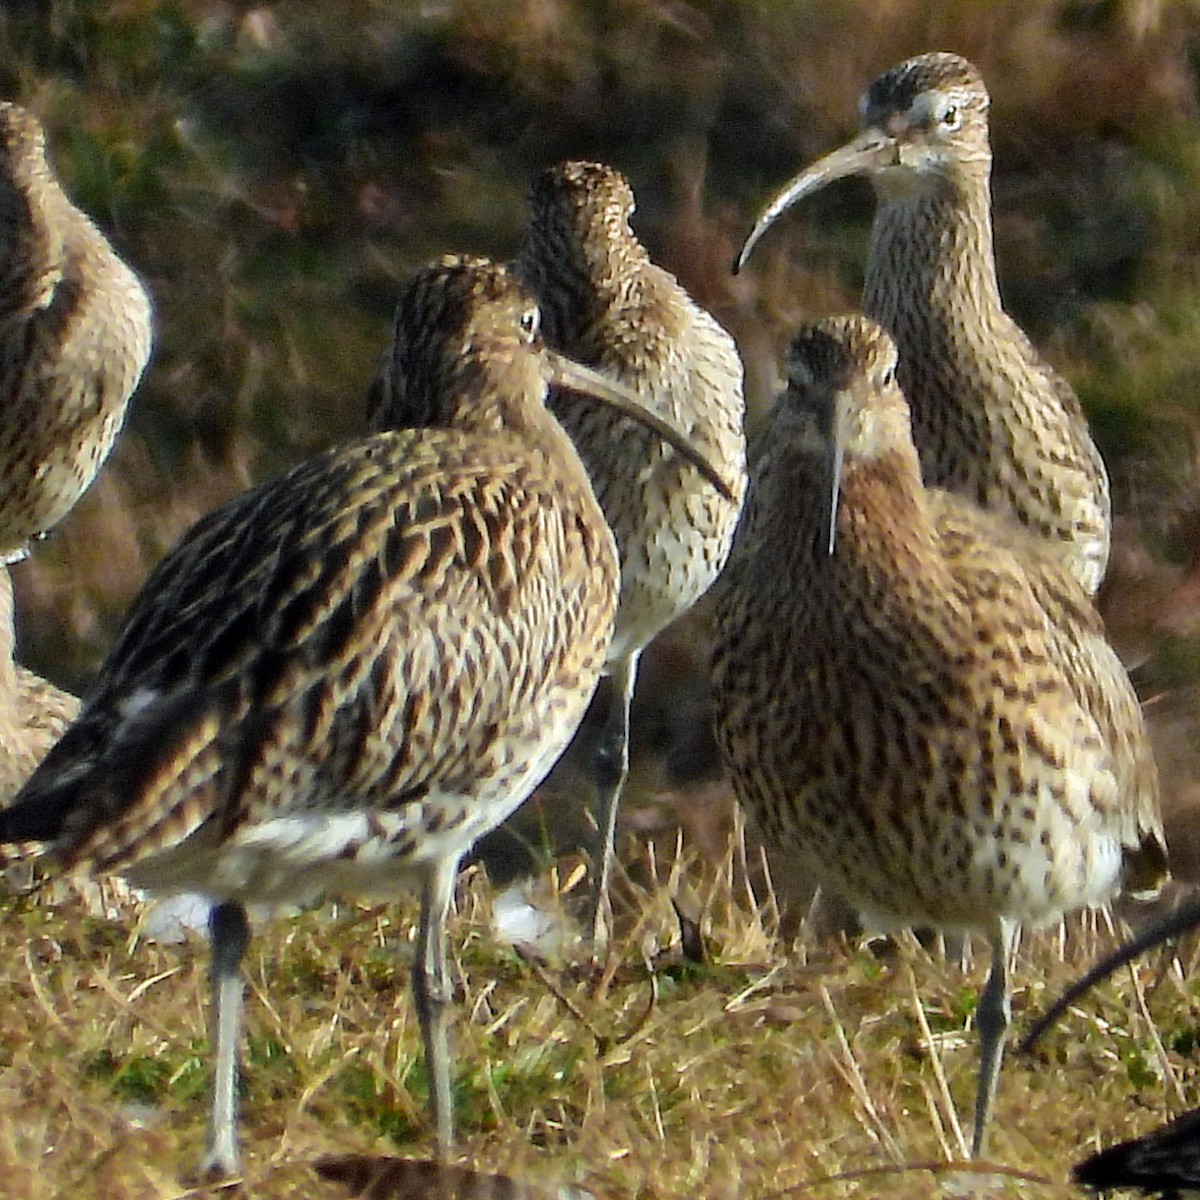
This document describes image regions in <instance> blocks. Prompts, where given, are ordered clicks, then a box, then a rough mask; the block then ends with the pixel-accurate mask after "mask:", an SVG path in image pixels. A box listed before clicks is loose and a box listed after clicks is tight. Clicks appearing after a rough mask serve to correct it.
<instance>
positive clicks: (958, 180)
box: [734, 53, 1111, 595]
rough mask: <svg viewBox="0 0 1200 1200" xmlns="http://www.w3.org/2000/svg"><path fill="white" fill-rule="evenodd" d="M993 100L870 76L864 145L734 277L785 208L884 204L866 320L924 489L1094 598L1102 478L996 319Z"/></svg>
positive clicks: (1103, 550) (833, 161)
mask: <svg viewBox="0 0 1200 1200" xmlns="http://www.w3.org/2000/svg"><path fill="white" fill-rule="evenodd" d="M988 107H989V97H988V92H987V88H986V87H985V86H984V82H983V78H982V76H981V75H980V73H979V71H978V70H977V68H976V67H975V66H973V65H972V64H971V63H969V62H968V61H967V60H966V59H964V58H960V57H959V56H958V55H956V54H946V53H936V54H923V55H920V56H919V57H916V58H912V59H909V60H907V61H906V62H903V63H900V64H899V65H898V66H896V67H893V68H892V69H891V70H889V71H886V72H885V73H884V74H883V75H881V76H879V78H878V79H876V80H875V81H874V82H873V83H872V84H871V86H870V87H869V88H868V89H867V92H866V94H865V95H864V96H863V98H862V101H861V103H860V106H859V108H860V116H861V124H862V132H861V133H860V134H859V135H858V136H857V137H856V138H854V139H853V140H852V141H850V142H849V143H848V144H847V145H845V146H843V147H842V148H841V149H840V150H835V151H833V153H831V154H829V155H827V156H826V157H824V158H822V159H820V160H819V161H818V162H816V163H814V164H813V165H812V166H810V167H807V168H806V169H805V170H804V171H802V172H801V173H800V174H799V175H797V176H796V177H795V179H793V180H792V181H791V182H790V183H789V184H788V185H787V186H786V187H785V188H784V189H783V190H782V191H781V192H779V194H778V195H777V196H776V197H775V198H774V199H773V200H772V201H771V202H770V203H769V204H768V205H767V207H766V208H765V209H764V211H763V213H762V215H761V216H760V217H759V218H758V220H757V221H756V222H755V225H754V228H753V229H752V231H751V233H750V235H749V237H747V239H746V242H745V244H744V245H743V247H742V249H741V251H740V253H739V254H738V257H737V260H736V262H735V264H734V270H735V271H736V270H738V269H740V268H741V267H742V266H744V265H745V263H746V261H747V259H748V258H749V256H750V253H751V251H752V250H753V249H754V247H755V245H757V243H758V240H759V238H761V237H762V235H763V234H764V233H765V232H766V231H767V229H768V228H770V226H771V225H772V224H773V223H774V222H775V220H776V219H777V218H778V217H779V216H780V215H781V214H782V213H783V212H784V211H786V210H787V209H788V208H790V207H791V206H792V205H793V204H795V203H796V202H797V201H799V200H801V199H803V198H804V197H805V196H809V195H811V194H812V193H813V192H815V191H817V190H818V189H820V188H823V187H825V186H827V185H828V184H830V183H832V182H834V181H835V180H838V179H842V178H844V177H846V176H848V175H862V176H866V177H867V178H868V179H870V181H871V183H872V185H873V187H874V189H875V194H876V198H877V202H878V208H877V210H876V214H875V221H874V224H873V226H872V229H871V245H870V251H869V255H868V259H867V267H866V279H865V283H864V286H863V296H862V307H863V311H864V312H865V313H866V314H867V316H869V317H872V318H874V319H875V320H876V321H878V322H879V323H880V324H881V325H883V327H884V328H885V329H887V330H888V332H889V333H890V334H891V335H892V337H893V338H894V339H895V342H896V346H897V348H898V350H899V352H900V366H899V379H900V385H901V387H902V388H903V390H904V394H905V395H906V396H907V397H908V402H909V404H910V405H911V406H912V421H913V439H914V440H915V442H916V445H917V450H918V452H919V453H920V456H921V465H922V469H923V471H924V476H925V481H926V482H927V483H928V484H930V485H931V486H934V487H941V488H946V489H947V490H949V491H952V492H956V493H958V494H959V495H962V496H965V497H967V498H968V499H970V500H972V501H974V502H976V503H977V504H979V505H980V506H981V507H983V508H986V509H989V510H991V511H994V512H998V513H1003V514H1005V515H1007V516H1010V517H1013V518H1015V519H1016V520H1017V521H1019V522H1020V523H1021V524H1022V525H1024V526H1025V527H1026V528H1027V529H1028V530H1029V531H1030V532H1031V533H1033V534H1034V535H1035V536H1037V537H1039V538H1041V539H1043V540H1044V541H1045V542H1046V544H1047V545H1049V546H1051V547H1052V548H1053V549H1054V550H1055V552H1056V553H1058V554H1059V555H1060V556H1061V557H1062V560H1063V562H1064V563H1065V564H1066V565H1067V567H1068V568H1069V569H1070V571H1071V573H1072V574H1073V575H1074V576H1075V577H1076V578H1077V579H1078V580H1079V582H1080V584H1082V586H1083V588H1084V590H1085V591H1087V593H1088V594H1089V595H1095V593H1096V591H1097V589H1098V588H1099V586H1100V583H1101V581H1102V580H1103V578H1104V571H1105V567H1106V566H1107V563H1108V553H1109V543H1110V535H1111V506H1110V497H1109V483H1108V473H1107V471H1106V469H1105V466H1104V462H1103V460H1102V459H1101V457H1100V453H1099V451H1098V450H1097V448H1096V446H1095V444H1094V442H1093V441H1092V437H1091V434H1090V432H1089V430H1088V425H1087V421H1086V419H1085V417H1084V413H1083V410H1082V408H1081V406H1080V404H1079V400H1078V398H1077V397H1076V395H1075V393H1074V391H1073V390H1072V389H1071V386H1070V385H1069V384H1068V383H1067V381H1066V380H1065V379H1064V378H1063V377H1062V376H1061V375H1060V374H1059V373H1058V372H1057V371H1056V370H1055V369H1054V368H1053V367H1052V366H1051V365H1050V364H1049V363H1048V362H1047V361H1046V360H1045V359H1044V358H1043V357H1042V356H1041V355H1040V354H1039V353H1038V352H1037V350H1036V349H1035V348H1034V347H1033V345H1032V344H1031V343H1030V341H1029V338H1028V337H1027V336H1026V335H1025V333H1024V332H1023V331H1022V330H1021V329H1020V327H1019V326H1018V325H1017V324H1016V322H1015V321H1013V319H1012V318H1011V317H1010V316H1009V315H1008V314H1007V313H1006V312H1005V311H1004V307H1003V304H1002V302H1001V298H1000V289H999V284H998V282H997V276H996V260H995V251H994V247H993V239H992V213H991V185H990V176H991V166H992V152H991V146H990V142H989V134H988Z"/></svg>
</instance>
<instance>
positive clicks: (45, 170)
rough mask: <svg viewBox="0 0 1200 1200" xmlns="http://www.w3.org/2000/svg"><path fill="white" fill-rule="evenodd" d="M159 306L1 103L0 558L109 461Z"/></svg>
mask: <svg viewBox="0 0 1200 1200" xmlns="http://www.w3.org/2000/svg"><path fill="white" fill-rule="evenodd" d="M150 339H151V313H150V298H149V296H148V295H147V294H146V290H145V288H144V287H143V286H142V284H141V282H140V281H139V280H138V278H137V276H136V275H134V273H133V272H132V271H131V270H130V269H129V268H128V267H127V266H126V265H125V263H124V262H122V261H121V259H120V258H118V257H117V255H116V253H115V252H114V251H113V248H112V247H111V246H110V245H109V243H108V241H107V239H106V238H105V237H104V235H103V234H102V233H101V232H100V231H99V230H98V229H97V228H96V227H95V225H93V224H92V222H91V220H90V219H89V218H88V217H87V216H85V215H84V214H83V213H82V212H80V210H79V209H78V208H76V207H75V205H73V204H72V203H71V201H70V200H69V199H68V198H67V196H66V194H65V193H64V192H63V190H62V189H61V188H60V187H59V185H58V181H57V180H56V179H55V177H54V173H53V171H52V170H51V168H50V165H49V162H48V161H47V158H46V145H45V135H44V133H43V130H42V126H41V124H40V122H39V121H38V120H37V118H36V117H34V116H33V114H32V113H29V112H27V111H26V110H25V109H23V108H20V107H19V106H18V105H16V104H11V103H3V102H0V481H2V482H0V558H3V559H6V560H9V561H11V560H13V559H16V558H20V557H21V556H22V555H23V554H24V553H25V549H26V547H27V545H28V543H29V541H30V539H31V538H33V537H36V536H38V535H39V534H42V533H45V532H46V531H47V530H49V529H51V528H52V527H53V526H54V525H56V524H57V523H58V522H59V521H60V520H62V518H63V517H64V516H66V514H67V513H68V512H69V511H70V509H71V507H72V506H73V505H74V504H75V502H76V501H77V500H78V499H79V497H80V496H81V495H82V494H83V492H84V491H85V490H86V489H87V487H88V485H89V484H90V483H91V482H92V480H93V478H95V475H96V472H97V471H99V469H100V467H101V466H102V464H103V463H104V460H105V459H106V458H107V457H108V454H109V451H110V450H111V449H112V447H113V443H114V441H115V440H116V437H117V433H118V432H119V431H120V428H121V423H122V421H123V420H124V416H125V407H126V405H127V404H128V402H129V397H130V396H131V395H132V393H133V390H134V388H135V387H136V386H137V382H138V379H139V378H140V377H141V374H142V371H143V369H144V368H145V366H146V362H147V360H148V359H149V356H150Z"/></svg>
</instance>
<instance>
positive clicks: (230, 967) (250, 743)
mask: <svg viewBox="0 0 1200 1200" xmlns="http://www.w3.org/2000/svg"><path fill="white" fill-rule="evenodd" d="M536 329H537V309H536V307H535V305H534V303H533V301H532V299H531V298H530V297H529V295H528V293H527V292H526V290H525V289H524V288H523V287H522V286H521V285H520V284H519V283H518V281H517V280H516V278H515V277H514V276H513V275H512V274H511V273H509V272H507V271H506V270H505V269H504V268H502V267H499V266H496V265H493V264H491V263H488V262H486V261H483V260H478V259H466V258H461V259H460V258H446V259H443V260H441V261H439V262H438V263H437V264H434V265H433V266H431V267H429V268H427V269H425V270H422V271H420V272H418V273H417V274H416V276H415V277H414V278H413V280H412V281H411V282H410V283H409V284H408V285H407V286H406V287H405V288H404V290H403V292H402V295H401V297H400V301H399V305H398V308H397V318H396V334H395V344H394V347H393V355H392V362H393V372H394V376H395V377H396V378H397V379H403V380H404V387H405V390H406V394H407V395H408V396H409V397H410V400H411V402H412V404H413V405H414V406H415V407H416V409H417V410H419V411H420V413H421V415H422V418H423V420H422V422H421V424H422V425H423V426H424V427H423V428H420V429H414V430H404V431H401V432H390V433H380V434H377V435H374V436H371V437H368V438H365V439H361V440H358V441H355V442H351V443H349V444H348V445H345V446H343V447H341V448H340V449H337V450H334V451H331V452H329V453H326V454H323V455H320V456H318V457H316V458H314V459H311V460H309V461H308V462H305V463H303V464H301V465H300V466H298V467H296V468H295V469H294V470H292V471H291V472H289V473H288V474H287V475H285V476H284V477H282V478H281V479H278V480H275V481H272V482H270V483H267V484H264V485H262V486H260V487H258V488H256V489H254V490H253V491H251V492H248V493H247V494H245V495H243V496H241V497H238V498H237V499H235V500H234V501H232V502H231V503H229V504H227V505H225V506H224V507H223V508H221V509H220V510H218V511H217V512H215V513H214V514H212V515H210V516H208V517H206V518H205V519H204V520H202V521H200V522H199V523H198V524H197V525H196V526H194V527H193V529H192V530H191V531H190V532H189V533H188V534H187V535H186V536H185V537H184V539H183V540H182V541H181V542H180V543H179V544H178V545H177V546H176V547H175V549H174V550H173V551H172V552H171V553H170V554H169V555H168V556H167V557H166V558H165V559H164V560H163V562H162V563H161V564H160V565H159V566H158V568H157V569H156V570H155V571H154V573H153V574H152V575H151V577H150V578H149V580H148V581H147V583H146V585H145V586H144V588H143V589H142V592H141V594H140V596H139V597H138V599H137V600H136V601H135V603H134V605H133V608H132V611H131V612H130V614H129V617H128V620H127V623H126V625H125V628H124V631H123V633H122V634H121V636H120V637H119V639H118V640H117V642H116V644H115V646H114V647H113V649H112V652H111V653H110V655H109V656H108V658H107V660H106V662H105V664H104V666H103V667H102V668H101V670H100V673H99V677H98V679H97V682H96V685H95V689H94V691H93V693H92V694H91V696H90V697H89V698H88V700H87V702H86V704H85V706H84V709H83V712H82V713H81V715H80V717H79V719H78V720H77V721H76V723H75V724H74V725H73V726H72V727H71V729H70V730H69V731H68V732H67V734H66V735H65V736H64V738H63V739H62V740H61V741H60V742H59V743H58V745H57V746H56V747H55V748H54V750H53V751H52V752H51V753H50V754H49V755H48V757H47V758H46V760H45V762H44V763H43V765H42V767H41V769H40V770H39V771H38V772H37V773H36V774H35V775H34V777H33V779H32V780H31V781H30V782H29V784H28V785H27V786H26V788H25V789H24V791H23V792H22V793H21V795H20V796H19V797H18V799H17V802H16V804H15V805H14V807H13V808H11V809H9V810H7V811H5V812H3V813H0V840H3V841H5V842H14V841H24V840H38V841H43V842H49V843H52V844H53V846H54V850H55V853H56V854H57V856H58V858H59V859H60V860H61V862H62V864H63V865H64V866H65V867H67V868H76V869H79V868H83V869H87V870H90V871H93V872H109V871H112V872H120V873H122V874H124V875H125V876H126V877H127V878H128V879H130V880H131V881H133V882H134V883H136V884H138V885H139V886H144V887H147V888H149V889H151V890H157V891H159V892H170V891H182V890H197V891H200V892H203V893H205V894H206V895H208V896H209V897H211V898H212V899H213V901H214V902H215V908H214V910H213V919H212V937H213V963H214V966H213V983H214V993H215V996H216V1026H217V1033H216V1043H217V1069H216V1081H215V1087H214V1102H213V1116H212V1127H211V1134H210V1145H209V1152H208V1157H207V1159H206V1167H207V1168H208V1169H209V1170H210V1171H211V1172H212V1173H218V1172H223V1173H231V1172H233V1171H234V1170H235V1169H236V1164H237V1147H236V1133H235V1127H236V1121H235V1115H234V1075H235V1072H234V1057H235V1050H236V1041H237V1031H238V1021H239V1006H240V998H241V988H240V983H239V982H238V978H237V970H238V962H239V959H240V956H241V953H242V951H243V950H244V947H245V943H246V939H247V936H248V929H247V924H246V917H245V910H244V905H245V904H246V903H247V902H249V901H262V900H265V901H273V900H283V899H288V898H292V899H299V900H303V899H306V898H308V897H309V896H310V895H313V894H316V893H320V892H330V893H349V894H352V895H354V894H362V893H367V892H384V893H387V892H390V891H393V890H395V888H396V887H397V886H398V885H399V884H400V883H401V882H402V881H403V880H404V878H405V877H406V876H407V877H408V878H415V879H416V880H417V881H419V882H420V884H421V886H422V888H423V906H422V919H421V930H420V936H419V940H418V949H417V959H416V963H415V966H414V990H415V993H416V997H417V1006H418V1012H419V1014H420V1017H421V1023H422V1029H423V1032H424V1035H425V1046H426V1061H427V1068H428V1074H429V1077H430V1080H431V1106H432V1109H433V1115H434V1122H435V1125H436V1129H437V1134H438V1140H439V1144H440V1147H441V1149H442V1150H443V1151H445V1150H446V1149H447V1148H448V1147H449V1144H450V1142H451V1138H452V1127H451V1100H450V1092H449V1066H448V1058H449V1052H448V1048H447V1034H446V1027H445V1019H444V1008H445V1005H446V1003H447V1001H448V999H449V994H450V992H449V982H448V979H447V976H446V968H445V950H444V945H443V942H444V925H445V918H446V912H447V908H448V906H449V904H450V901H451V897H452V892H453V885H454V880H455V875H456V871H457V866H458V862H459V859H460V858H461V856H462V855H463V854H464V853H465V851H466V850H467V849H468V847H469V846H470V845H471V844H472V843H473V842H474V840H475V839H476V838H477V837H478V836H479V835H480V834H481V833H482V832H484V831H485V830H487V829H490V828H491V827H493V826H494V825H496V824H498V823H499V822H500V821H502V820H503V819H504V818H505V817H506V816H508V814H509V813H511V812H512V811H513V809H514V808H516V807H517V805H518V804H520V803H521V801H522V800H524V799H525V797H526V796H527V795H528V794H529V792H530V791H531V790H532V788H533V787H534V786H535V785H536V784H537V782H538V781H539V780H540V779H541V777H542V776H543V775H544V774H545V773H546V772H547V771H548V770H549V768H550V766H551V765H552V764H553V762H554V760H555V759H556V758H557V757H558V755H559V754H560V753H561V751H562V749H563V747H564V746H565V745H566V743H567V741H568V740H569V739H570V737H571V735H572V733H573V732H574V730H575V727H576V725H577V724H578V722H579V720H580V718H581V716H582V714H583V711H584V709H585V707H586V705H587V703H588V700H589V698H590V696H591V693H592V690H593V688H594V686H595V684H596V681H597V679H598V678H599V675H600V672H601V669H602V667H603V664H604V661H605V656H606V654H607V651H608V644H609V639H610V636H611V631H612V621H613V614H614V612H615V609H616V597H617V586H618V577H617V571H618V567H617V559H616V552H615V547H614V545H613V541H612V536H611V534H610V533H609V531H608V529H607V527H606V526H605V524H604V520H603V516H602V514H601V512H600V509H599V507H598V506H597V504H596V501H595V497H594V495H593V493H592V490H591V487H590V484H589V482H588V480H587V476H586V474H585V473H584V470H583V467H582V465H581V464H580V462H579V459H578V457H577V455H576V454H575V451H574V449H573V448H572V446H571V443H570V441H569V439H568V438H567V437H566V435H565V433H563V431H562V429H561V428H560V426H559V425H558V423H557V422H556V421H555V420H554V418H553V417H552V416H551V414H550V413H549V412H548V411H547V410H546V408H545V398H546V391H547V384H548V382H552V381H558V382H569V383H571V385H572V386H579V387H583V388H587V387H592V386H598V387H601V390H602V391H605V390H611V387H609V388H608V389H605V388H603V387H602V386H601V385H603V384H604V381H602V380H599V379H598V378H597V377H594V376H592V375H591V374H590V373H588V372H586V371H585V370H584V369H582V368H578V367H575V366H574V365H573V364H570V363H568V362H566V361H565V360H563V359H561V357H559V356H557V355H552V354H550V353H549V352H548V351H545V350H544V349H543V348H542V346H541V343H540V341H539V340H538V337H537V332H536Z"/></svg>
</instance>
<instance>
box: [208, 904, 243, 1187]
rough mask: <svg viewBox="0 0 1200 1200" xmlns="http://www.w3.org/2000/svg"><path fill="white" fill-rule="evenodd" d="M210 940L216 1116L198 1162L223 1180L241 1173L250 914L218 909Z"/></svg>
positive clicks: (210, 921)
mask: <svg viewBox="0 0 1200 1200" xmlns="http://www.w3.org/2000/svg"><path fill="white" fill-rule="evenodd" d="M208 935H209V939H210V941H211V942H212V966H211V968H210V980H211V987H212V1006H213V1026H214V1029H215V1041H216V1065H215V1067H214V1071H213V1100H212V1113H211V1116H210V1119H209V1128H208V1150H207V1151H206V1153H205V1155H204V1159H203V1161H202V1162H201V1164H200V1170H201V1173H202V1174H203V1175H204V1176H206V1177H208V1178H217V1179H219V1178H225V1177H227V1176H230V1175H236V1174H237V1172H238V1144H237V1053H238V1035H239V1033H240V1031H241V1023H242V978H241V974H240V967H241V962H242V955H243V954H245V952H246V945H247V943H248V942H249V941H250V922H249V921H248V919H247V917H246V910H245V909H244V908H243V907H242V906H241V905H240V904H238V903H236V902H234V901H228V902H226V903H224V904H218V905H215V906H214V908H213V910H212V912H211V913H210V914H209V918H208Z"/></svg>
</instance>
